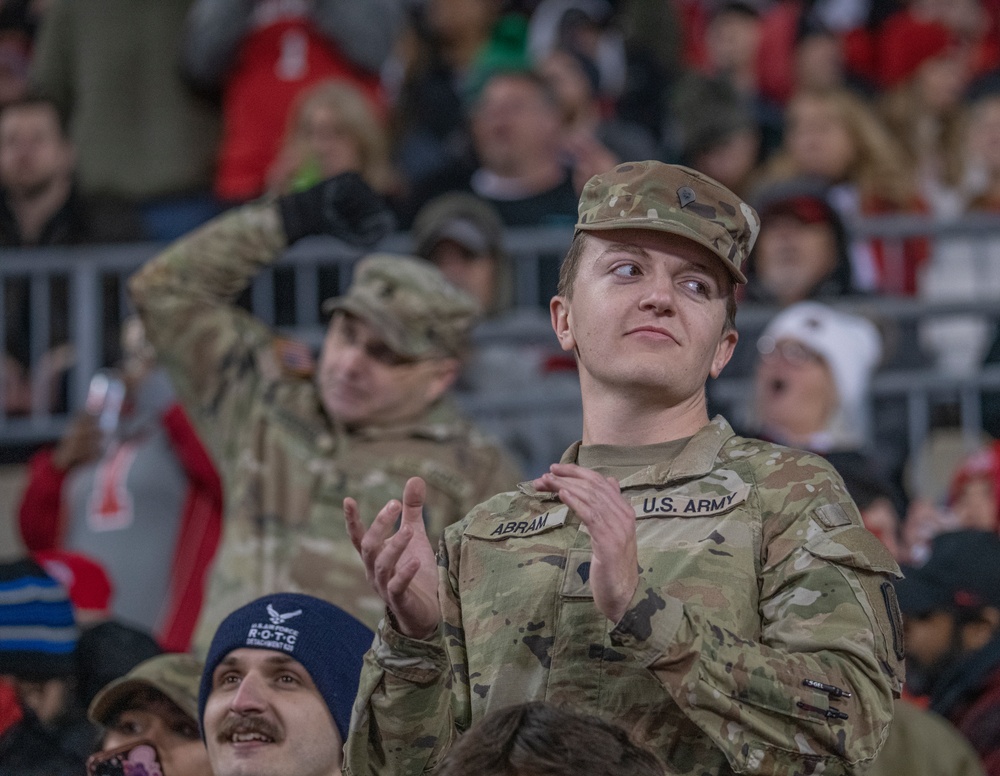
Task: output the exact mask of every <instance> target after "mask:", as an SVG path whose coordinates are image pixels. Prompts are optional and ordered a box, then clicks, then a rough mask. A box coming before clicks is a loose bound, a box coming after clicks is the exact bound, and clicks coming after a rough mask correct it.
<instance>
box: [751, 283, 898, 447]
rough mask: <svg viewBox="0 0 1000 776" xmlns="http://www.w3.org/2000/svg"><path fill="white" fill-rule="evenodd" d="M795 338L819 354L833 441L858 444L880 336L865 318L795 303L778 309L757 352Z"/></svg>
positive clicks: (863, 437)
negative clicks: (828, 388)
mask: <svg viewBox="0 0 1000 776" xmlns="http://www.w3.org/2000/svg"><path fill="white" fill-rule="evenodd" d="M788 339H791V340H795V341H796V342H799V343H801V344H803V345H805V346H806V347H807V348H809V349H810V350H811V351H813V352H815V353H817V354H818V355H820V356H822V358H823V360H824V361H825V362H826V364H827V366H828V367H829V368H830V373H831V375H832V376H833V381H834V383H835V384H836V386H837V395H838V398H839V399H840V406H839V408H838V410H837V413H836V414H835V415H834V417H833V418H832V419H831V421H830V424H829V427H828V428H827V431H828V432H829V433H830V434H831V435H833V437H834V440H835V442H836V443H838V445H844V444H847V445H856V444H861V443H863V442H864V441H866V440H867V438H868V432H869V423H868V420H869V418H868V416H869V400H870V396H869V388H870V386H871V379H872V375H873V374H874V372H875V369H876V368H877V367H878V364H879V361H880V360H881V358H882V337H881V335H880V334H879V331H878V329H877V328H876V327H875V324H873V323H872V322H871V321H870V320H868V319H867V318H863V317H862V316H860V315H852V314H851V313H845V312H841V311H839V310H835V309H833V308H832V307H829V306H828V305H825V304H821V303H819V302H799V303H798V304H793V305H791V306H790V307H788V308H786V309H784V310H782V311H781V312H780V313H778V314H777V315H776V316H775V317H774V318H773V319H772V320H771V322H770V323H769V324H768V325H767V328H765V329H764V332H763V334H761V336H760V339H759V340H758V347H759V349H760V350H761V351H762V352H766V351H768V350H771V349H772V348H773V345H774V343H777V342H780V341H781V340H788Z"/></svg>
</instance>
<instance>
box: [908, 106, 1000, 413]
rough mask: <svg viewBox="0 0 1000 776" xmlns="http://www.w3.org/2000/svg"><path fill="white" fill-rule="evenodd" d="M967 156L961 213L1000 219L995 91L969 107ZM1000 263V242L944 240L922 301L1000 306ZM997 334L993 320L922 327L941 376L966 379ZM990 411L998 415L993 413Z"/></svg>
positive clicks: (937, 320)
mask: <svg viewBox="0 0 1000 776" xmlns="http://www.w3.org/2000/svg"><path fill="white" fill-rule="evenodd" d="M961 154H962V164H963V169H964V173H963V176H962V180H961V186H960V187H959V188H958V189H956V190H954V191H953V193H954V194H955V195H956V196H955V206H956V208H963V209H964V210H965V212H978V213H1000V97H998V95H997V93H996V92H995V91H993V88H992V87H988V88H987V89H986V90H985V91H981V92H978V93H977V95H976V96H975V98H974V99H973V101H972V102H971V103H970V104H969V105H968V128H967V132H965V133H964V135H963V143H962V148H961ZM956 215H957V214H956ZM998 259H1000V247H998V245H997V243H996V242H995V241H994V240H991V239H962V238H961V237H956V236H941V237H938V238H937V239H936V240H935V241H934V250H933V253H932V254H931V258H930V261H928V263H927V265H926V266H925V267H924V271H923V273H922V274H921V276H920V283H919V293H920V297H921V298H922V299H925V300H928V301H934V302H938V301H940V302H970V303H980V304H982V303H987V304H990V303H995V302H997V301H998V300H1000V260H998ZM996 331H997V326H996V322H995V320H993V319H992V318H991V317H990V316H988V315H956V316H935V317H934V318H933V319H932V320H929V321H926V322H925V323H923V324H922V325H921V327H920V344H921V346H922V347H923V348H924V349H925V350H926V352H927V353H928V354H929V355H930V356H931V357H932V358H933V361H934V364H935V366H936V367H937V368H938V369H939V370H941V371H942V372H944V373H946V374H949V375H957V376H961V377H966V376H968V375H970V374H973V373H974V372H976V371H977V370H978V369H979V368H980V366H981V365H982V363H983V360H984V358H985V357H986V355H987V353H988V352H989V351H990V347H991V342H993V341H994V338H995V336H996ZM989 403H990V404H992V400H991V401H990V402H989ZM986 410H987V414H988V415H991V414H992V412H991V410H990V408H989V407H987V408H986Z"/></svg>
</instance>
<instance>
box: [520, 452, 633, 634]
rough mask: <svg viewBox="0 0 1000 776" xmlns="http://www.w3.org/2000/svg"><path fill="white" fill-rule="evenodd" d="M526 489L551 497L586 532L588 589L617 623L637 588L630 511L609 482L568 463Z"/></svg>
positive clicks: (554, 467)
mask: <svg viewBox="0 0 1000 776" xmlns="http://www.w3.org/2000/svg"><path fill="white" fill-rule="evenodd" d="M532 485H534V487H535V488H536V489H537V490H542V491H546V492H549V493H557V494H558V495H559V498H560V499H561V500H562V502H563V503H564V504H565V505H566V506H568V507H569V508H570V509H572V510H573V511H574V512H575V513H576V514H577V515H578V516H579V518H580V520H581V522H583V524H584V525H585V526H587V530H588V531H589V532H590V538H591V545H592V551H593V556H592V557H591V561H590V588H591V590H592V591H593V593H594V604H595V605H596V606H597V608H598V610H599V611H600V612H601V614H603V615H604V616H605V617H607V618H608V619H609V620H611V622H614V623H617V622H618V621H619V620H621V618H622V616H623V615H624V614H625V611H626V610H627V609H628V604H629V601H631V600H632V595H633V594H634V593H635V589H636V587H637V586H638V584H639V561H638V553H637V547H636V538H635V510H634V509H633V508H632V505H631V504H629V503H628V501H626V500H625V498H624V497H623V496H622V494H621V489H620V487H619V486H618V481H617V480H616V479H614V478H613V477H604V476H603V475H601V474H598V473H597V472H595V471H593V470H592V469H585V468H584V467H582V466H577V465H576V464H571V463H556V464H552V466H551V467H549V471H548V472H547V473H546V474H543V475H542V476H541V477H539V478H538V479H537V480H535V481H534V482H533V483H532Z"/></svg>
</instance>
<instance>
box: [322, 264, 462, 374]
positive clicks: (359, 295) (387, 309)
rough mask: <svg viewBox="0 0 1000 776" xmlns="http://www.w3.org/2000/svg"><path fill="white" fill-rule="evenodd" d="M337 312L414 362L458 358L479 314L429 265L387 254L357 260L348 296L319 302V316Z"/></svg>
mask: <svg viewBox="0 0 1000 776" xmlns="http://www.w3.org/2000/svg"><path fill="white" fill-rule="evenodd" d="M336 310H343V311H344V312H348V313H351V314H352V315H356V316H357V317H358V318H361V319H362V320H363V321H365V322H366V323H367V324H368V325H370V326H371V327H372V328H373V329H375V330H376V331H377V332H378V333H379V336H381V337H382V339H383V340H385V343H386V344H387V345H388V346H389V347H390V348H392V349H393V351H395V352H396V353H398V354H399V355H402V356H409V357H410V358H417V359H423V358H434V357H440V356H458V355H460V354H461V353H462V351H463V350H464V349H465V347H466V345H467V344H468V340H469V332H470V331H471V330H472V326H473V325H474V324H475V322H476V319H477V318H478V317H479V313H480V310H479V305H478V303H477V302H476V300H475V299H473V298H472V297H471V296H469V295H468V294H466V293H465V292H464V291H461V290H459V289H458V288H456V287H455V286H453V285H452V284H451V283H450V282H448V280H447V279H446V278H445V276H444V275H443V274H441V272H440V270H438V268H437V267H435V266H434V265H433V264H431V263H430V262H429V261H425V260H424V259H420V258H417V257H416V256H397V255H393V254H388V253H374V254H371V255H370V256H366V257H365V258H363V259H362V260H361V261H360V262H358V264H357V266H356V267H355V270H354V282H353V283H351V287H350V288H349V289H348V291H347V293H346V294H345V295H344V296H337V297H333V298H331V299H327V300H326V301H325V302H324V303H323V312H325V313H327V314H329V313H332V312H334V311H336Z"/></svg>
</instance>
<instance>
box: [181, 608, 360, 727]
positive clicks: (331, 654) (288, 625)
mask: <svg viewBox="0 0 1000 776" xmlns="http://www.w3.org/2000/svg"><path fill="white" fill-rule="evenodd" d="M374 635H375V634H373V633H372V631H371V630H369V629H368V628H367V627H366V626H365V625H363V624H362V623H361V622H359V621H358V620H356V619H354V617H352V616H351V615H349V614H348V613H347V612H345V611H343V610H342V609H339V608H338V607H336V606H334V605H333V604H331V603H329V602H327V601H323V600H322V599H319V598H315V597H314V596H311V595H303V594H301V593H274V594H273V595H265V596H261V597H260V598H258V599H257V600H256V601H251V602H250V603H248V604H247V605H246V606H243V607H241V608H239V609H237V610H236V611H235V612H233V613H232V614H230V615H229V616H228V617H226V619H224V620H223V621H222V623H221V624H220V625H219V628H218V630H217V631H216V632H215V636H214V637H213V638H212V645H211V646H210V647H209V648H208V657H206V658H205V671H204V673H203V674H202V675H201V689H200V690H199V692H198V724H199V725H200V726H201V730H202V737H204V736H205V724H204V720H205V703H206V702H207V701H208V696H209V693H211V692H212V674H214V673H215V669H216V667H217V666H218V665H219V663H221V662H222V660H223V659H224V658H225V657H226V655H228V654H229V653H230V652H232V651H233V650H235V649H240V648H242V647H249V648H252V649H270V650H274V651H275V652H280V653H282V654H284V655H288V656H289V657H292V658H294V659H295V660H297V661H299V662H300V663H301V664H302V665H303V667H304V668H305V669H306V671H308V672H309V676H310V678H311V679H312V681H313V684H315V685H316V689H317V690H319V694H320V695H321V696H322V697H323V700H324V701H326V705H327V708H329V709H330V714H331V715H332V716H333V722H334V724H335V725H336V726H337V730H338V731H340V739H341V741H347V730H348V728H349V727H350V725H351V708H352V707H353V706H354V696H356V695H357V694H358V679H359V677H360V676H361V663H362V660H363V658H364V655H365V652H367V651H368V648H369V647H370V646H371V643H372V639H373V638H374Z"/></svg>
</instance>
